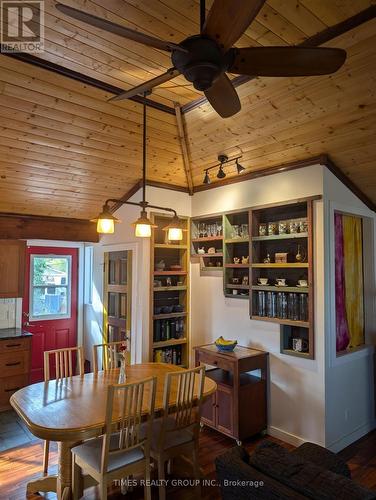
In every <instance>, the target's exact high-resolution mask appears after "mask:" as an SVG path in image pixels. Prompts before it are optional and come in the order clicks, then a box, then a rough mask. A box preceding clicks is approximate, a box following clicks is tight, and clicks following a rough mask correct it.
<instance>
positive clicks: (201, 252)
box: [197, 247, 205, 254]
mask: <svg viewBox="0 0 376 500" xmlns="http://www.w3.org/2000/svg"><path fill="white" fill-rule="evenodd" d="M197 253H200V254H203V253H205V247H201V248H198V250H197Z"/></svg>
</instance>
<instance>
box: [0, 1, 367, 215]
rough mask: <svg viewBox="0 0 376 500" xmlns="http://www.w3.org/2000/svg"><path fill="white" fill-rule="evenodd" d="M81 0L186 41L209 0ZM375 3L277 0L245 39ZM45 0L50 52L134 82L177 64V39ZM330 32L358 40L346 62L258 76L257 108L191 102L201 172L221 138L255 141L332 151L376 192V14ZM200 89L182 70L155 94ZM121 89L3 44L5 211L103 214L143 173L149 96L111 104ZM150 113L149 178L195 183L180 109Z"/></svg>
mask: <svg viewBox="0 0 376 500" xmlns="http://www.w3.org/2000/svg"><path fill="white" fill-rule="evenodd" d="M66 3H68V0H67V2H66ZM69 3H70V5H72V6H75V7H76V8H81V9H83V10H86V11H89V12H91V13H94V14H96V15H98V16H103V17H105V18H107V19H109V20H112V21H115V22H117V23H120V24H124V25H126V26H130V27H132V28H135V29H139V30H142V31H145V32H147V33H150V34H152V35H155V36H159V37H162V38H164V39H168V40H171V41H174V42H179V41H181V40H182V39H183V38H185V37H186V36H189V35H191V34H194V33H197V31H198V19H199V3H198V0H179V2H176V0H126V1H120V0H106V2H101V1H99V0H97V1H91V0H75V1H73V0H71V1H70V2H69ZM371 3H372V2H371V1H370V0H357V1H352V0H331V1H330V2H328V1H327V0H267V2H266V4H265V5H264V7H263V9H262V10H261V12H260V13H259V15H258V17H257V19H256V20H255V22H254V23H252V25H251V26H250V28H249V29H248V30H247V32H246V34H245V35H244V36H243V37H242V38H241V39H240V40H239V43H238V44H237V45H238V46H251V45H252V46H257V45H288V44H296V43H299V42H301V41H303V40H304V39H306V38H307V37H309V36H312V35H314V34H316V33H318V32H320V31H322V30H323V29H325V28H326V27H328V26H332V25H334V24H336V23H338V22H340V21H343V20H344V19H347V18H348V17H350V16H352V15H354V14H356V13H358V12H360V11H361V10H363V9H365V8H367V7H369V5H371ZM45 4H46V16H45V24H46V25H45V52H44V53H42V54H38V57H41V58H43V59H45V60H48V61H51V62H53V63H56V64H59V65H61V66H64V67H66V68H69V69H72V70H75V71H79V72H80V73H83V74H85V75H88V76H91V77H93V78H96V79H98V80H102V81H103V82H106V83H109V84H111V85H115V86H117V87H121V88H124V89H127V88H129V87H130V86H133V85H135V84H138V83H140V82H142V81H144V80H145V79H149V78H152V77H154V76H156V75H158V74H160V73H162V72H163V71H165V70H166V69H167V68H168V67H170V65H171V63H170V58H169V55H168V54H166V53H163V52H161V51H158V50H155V49H151V48H146V47H144V46H142V45H139V44H137V43H133V42H128V41H126V40H124V39H121V38H119V37H117V36H116V35H110V34H108V33H104V32H102V31H101V30H98V29H95V28H92V27H90V26H88V25H84V24H82V23H80V22H78V21H75V20H73V19H70V18H67V17H65V16H63V14H61V13H59V12H58V11H57V10H56V9H55V7H54V2H53V1H52V0H46V2H45ZM207 4H208V7H210V4H211V2H207ZM330 45H331V46H337V47H343V48H346V49H347V50H348V54H349V57H348V61H347V62H346V65H345V67H344V68H343V69H342V70H341V71H340V72H338V73H337V74H336V75H333V76H331V77H314V78H309V79H308V78H306V79H303V78H296V79H272V78H269V79H266V78H263V79H257V80H253V81H251V82H249V83H247V84H245V85H242V86H241V87H239V88H238V92H239V95H240V97H241V101H242V106H243V108H242V111H241V112H240V113H239V114H238V115H236V116H235V117H233V118H231V119H228V120H222V119H221V118H219V117H218V116H217V115H216V114H215V113H214V112H212V110H211V108H210V107H209V106H208V105H203V106H201V107H200V108H197V109H195V110H193V111H191V112H189V113H186V114H185V115H184V119H185V124H186V132H187V136H188V145H189V155H190V161H191V167H192V172H193V179H194V184H195V185H196V186H197V185H200V184H201V183H202V169H203V168H204V167H205V166H210V165H212V164H213V163H215V160H216V156H217V154H218V153H220V152H225V153H227V154H229V155H233V154H239V153H241V154H243V160H244V161H243V162H242V163H243V164H244V166H245V167H247V171H251V170H253V169H259V168H265V167H267V166H270V165H278V164H280V163H282V162H285V161H292V160H296V159H303V158H307V157H309V156H313V155H316V154H318V153H329V154H330V155H331V156H332V158H333V159H334V161H335V162H336V163H337V165H338V166H339V167H340V168H343V170H344V171H345V173H347V174H349V175H350V177H352V178H353V180H354V182H356V183H357V184H358V186H359V187H360V188H361V189H363V190H364V192H365V193H366V194H368V196H369V197H371V198H372V199H373V200H374V201H376V185H375V179H374V178H375V176H374V161H375V159H376V158H375V156H376V147H375V145H374V140H373V141H372V135H373V138H374V136H375V114H374V113H375V99H374V89H375V77H376V69H375V68H376V64H375V62H376V61H375V57H376V37H375V21H369V22H367V23H366V24H364V25H362V26H361V27H359V28H357V29H355V30H353V31H351V32H349V33H347V34H345V35H343V36H341V37H339V38H337V39H335V40H334V41H333V42H331V43H330ZM200 96H201V95H200V94H199V93H197V92H196V91H195V90H194V89H193V87H192V86H190V85H188V84H187V82H186V81H185V80H184V78H182V77H178V78H176V79H174V80H172V81H170V82H168V83H166V84H164V85H162V86H161V87H159V88H158V89H156V91H155V92H154V93H153V95H152V98H153V99H154V100H156V101H159V102H161V103H163V104H167V105H169V106H171V107H173V105H174V102H178V103H179V104H180V105H184V104H187V103H189V102H191V101H192V100H194V99H196V98H198V97H200ZM109 97H111V96H110V94H108V93H106V92H104V91H102V90H98V89H95V88H93V87H89V86H88V85H84V84H82V83H79V82H76V81H73V80H71V79H69V78H67V77H63V76H59V75H56V74H53V73H51V72H48V71H46V70H43V69H40V68H36V67H33V66H31V65H28V64H26V63H23V62H20V61H17V60H14V59H11V58H8V57H6V56H4V55H2V56H0V117H1V121H0V130H1V134H0V154H1V156H0V211H3V212H14V213H29V214H44V215H54V216H64V217H77V218H89V217H92V216H94V215H95V214H96V213H97V211H98V209H99V208H100V206H101V205H102V203H103V201H104V200H105V199H106V198H107V197H120V196H122V195H123V194H124V193H125V192H127V191H128V190H129V189H130V188H131V187H132V186H133V185H134V184H135V183H136V182H137V181H138V180H139V179H140V177H141V113H142V107H141V106H140V105H139V104H137V103H134V102H131V101H125V102H122V103H116V104H115V103H114V104H109V103H107V102H106V100H107V99H108V98H109ZM148 117H149V126H148V143H149V148H148V178H149V179H150V180H154V181H160V182H167V183H170V184H175V185H179V186H186V184H187V183H186V176H185V172H184V165H183V158H182V153H181V145H180V142H179V137H178V130H177V126H176V120H175V117H174V116H173V115H169V114H166V113H163V112H161V111H157V110H153V109H148ZM230 174H231V175H234V172H231V173H230ZM372 174H373V175H372Z"/></svg>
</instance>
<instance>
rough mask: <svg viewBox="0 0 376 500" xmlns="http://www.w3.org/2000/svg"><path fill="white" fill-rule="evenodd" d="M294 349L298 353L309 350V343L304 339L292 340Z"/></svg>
mask: <svg viewBox="0 0 376 500" xmlns="http://www.w3.org/2000/svg"><path fill="white" fill-rule="evenodd" d="M292 348H293V350H294V351H296V352H302V351H307V350H308V342H307V341H306V340H304V339H292Z"/></svg>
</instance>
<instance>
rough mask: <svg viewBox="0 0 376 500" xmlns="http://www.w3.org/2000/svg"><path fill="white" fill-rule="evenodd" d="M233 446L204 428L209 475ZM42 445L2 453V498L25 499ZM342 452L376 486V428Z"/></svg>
mask: <svg viewBox="0 0 376 500" xmlns="http://www.w3.org/2000/svg"><path fill="white" fill-rule="evenodd" d="M263 439H265V438H263V437H256V438H254V439H251V440H248V441H247V442H246V443H244V445H245V447H246V448H247V449H248V450H249V451H252V450H253V449H254V448H255V447H256V446H257V444H259V443H260V442H261V441H262V440H263ZM268 439H272V440H273V441H276V442H279V443H280V444H282V445H283V446H286V447H287V448H288V449H292V446H290V445H288V444H285V443H282V442H281V441H278V440H276V439H273V438H269V437H268ZM232 446H234V441H233V440H231V439H228V438H226V437H225V436H223V435H221V434H219V433H217V432H215V431H212V430H210V429H207V428H205V429H204V430H203V432H202V433H201V436H200V466H201V468H202V471H203V473H204V475H205V478H206V479H215V470H214V459H215V457H216V456H217V455H220V454H221V453H223V452H225V451H226V450H227V449H229V448H231V447H232ZM42 455H43V448H42V442H38V443H32V444H29V445H26V446H22V447H19V448H14V449H11V450H8V451H5V452H2V453H0V499H1V500H24V499H25V488H26V483H27V482H28V481H30V480H32V479H36V478H38V477H40V475H41V467H42ZM340 455H341V456H342V457H343V458H344V459H345V460H346V461H347V462H348V464H349V466H350V468H351V471H352V475H353V479H354V480H355V481H357V482H358V483H359V484H362V485H363V486H365V487H367V488H371V489H375V490H376V431H374V432H371V433H370V434H368V435H367V436H365V437H364V438H362V439H361V440H359V441H357V442H356V443H354V444H353V445H351V446H349V447H348V448H346V449H345V450H343V451H342V452H341V453H340ZM56 458H57V453H56V445H55V444H52V450H51V454H50V473H52V474H53V473H56V471H57V466H56ZM189 474H190V468H189V466H188V465H187V463H185V462H183V461H181V462H177V463H176V464H175V465H174V474H173V476H172V478H175V479H177V478H179V479H181V478H189ZM109 497H110V498H111V499H117V498H127V499H128V500H141V499H142V498H143V490H142V489H141V488H135V490H134V491H133V492H130V493H128V494H127V496H126V497H123V496H122V495H121V494H120V492H119V491H118V490H117V489H116V488H113V489H112V490H111V495H109ZM28 498H29V500H37V499H40V498H41V497H40V496H37V495H35V496H34V495H33V496H29V497H28ZM44 498H48V499H54V498H56V495H54V494H52V493H50V494H46V495H45V497H44ZM98 498H99V497H98V495H97V491H96V488H91V489H88V490H86V492H85V496H84V499H85V500H97V499H98ZM154 498H155V499H157V498H158V492H157V488H154V491H153V499H154ZM167 498H173V499H174V500H193V499H195V500H197V498H195V495H194V492H193V489H192V488H189V487H184V488H183V487H170V488H169V489H168V490H167ZM219 498H220V495H219V490H218V488H217V487H215V486H205V487H204V488H203V499H205V500H217V499H219Z"/></svg>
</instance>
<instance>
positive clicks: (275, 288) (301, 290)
mask: <svg viewBox="0 0 376 500" xmlns="http://www.w3.org/2000/svg"><path fill="white" fill-rule="evenodd" d="M252 290H259V291H260V292H295V293H308V292H309V288H308V287H299V286H276V285H253V286H252Z"/></svg>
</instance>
